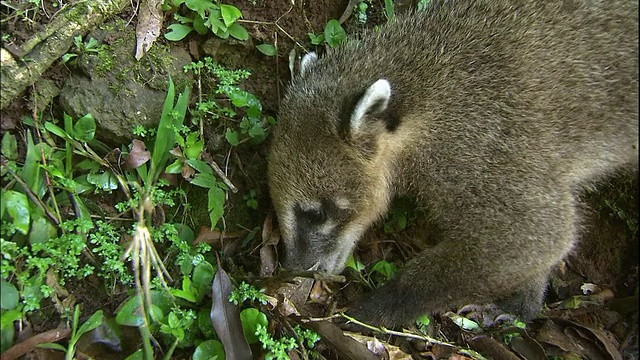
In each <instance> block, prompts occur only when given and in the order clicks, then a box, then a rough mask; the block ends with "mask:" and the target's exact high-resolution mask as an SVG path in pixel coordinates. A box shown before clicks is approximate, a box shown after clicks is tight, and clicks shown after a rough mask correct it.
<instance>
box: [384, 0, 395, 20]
mask: <svg viewBox="0 0 640 360" xmlns="http://www.w3.org/2000/svg"><path fill="white" fill-rule="evenodd" d="M384 15H385V16H386V17H387V20H388V21H393V19H394V18H395V17H396V15H395V10H394V9H393V0H384Z"/></svg>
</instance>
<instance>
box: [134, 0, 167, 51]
mask: <svg viewBox="0 0 640 360" xmlns="http://www.w3.org/2000/svg"><path fill="white" fill-rule="evenodd" d="M161 6H162V0H142V1H141V2H140V9H139V11H138V26H137V27H136V54H135V57H136V60H140V59H141V58H142V56H143V55H144V54H145V53H146V52H147V51H149V49H150V48H151V45H153V43H154V41H156V39H157V38H158V36H159V35H160V30H161V29H162V8H161Z"/></svg>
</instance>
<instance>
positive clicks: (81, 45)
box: [62, 35, 105, 63]
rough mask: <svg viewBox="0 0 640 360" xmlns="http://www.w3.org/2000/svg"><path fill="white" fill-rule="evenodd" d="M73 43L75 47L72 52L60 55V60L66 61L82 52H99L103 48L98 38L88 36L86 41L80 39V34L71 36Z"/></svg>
mask: <svg viewBox="0 0 640 360" xmlns="http://www.w3.org/2000/svg"><path fill="white" fill-rule="evenodd" d="M73 44H74V46H75V48H74V49H73V51H72V52H68V53H65V54H64V55H62V62H63V63H67V62H69V61H70V60H72V59H75V58H77V57H78V56H81V55H83V54H90V53H93V54H99V53H100V52H101V51H104V50H105V46H104V45H100V44H99V43H98V40H96V39H94V38H89V40H87V42H83V41H82V36H80V35H78V36H75V37H74V38H73Z"/></svg>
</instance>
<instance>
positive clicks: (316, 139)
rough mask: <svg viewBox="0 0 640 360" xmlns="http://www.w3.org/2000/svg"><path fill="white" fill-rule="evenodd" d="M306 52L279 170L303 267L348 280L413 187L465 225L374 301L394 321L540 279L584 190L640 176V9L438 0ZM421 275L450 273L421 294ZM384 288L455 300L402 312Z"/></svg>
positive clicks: (274, 167)
mask: <svg viewBox="0 0 640 360" xmlns="http://www.w3.org/2000/svg"><path fill="white" fill-rule="evenodd" d="M306 60H308V61H306V63H305V61H303V66H302V73H301V75H300V76H299V77H297V78H295V79H294V80H293V82H292V85H291V87H290V88H289V91H288V92H287V95H286V97H285V99H284V101H283V103H282V107H281V111H280V117H279V124H278V126H277V127H276V130H275V132H274V138H273V141H272V143H273V144H272V150H271V155H270V164H269V176H270V186H271V191H272V197H273V200H274V204H275V206H276V210H277V212H278V217H279V221H280V226H281V229H282V232H283V237H284V240H285V244H286V247H287V254H286V255H287V258H286V260H287V262H288V263H289V264H290V265H293V266H300V267H307V268H308V267H311V266H314V265H315V266H316V267H317V268H319V269H324V270H328V271H340V270H341V269H342V268H343V267H344V261H346V257H347V256H348V255H349V253H350V252H351V251H352V249H353V247H354V244H355V242H356V241H357V240H358V238H359V237H360V235H361V234H362V233H363V232H364V231H365V230H366V228H368V227H369V226H370V225H371V224H372V223H373V222H374V221H375V220H376V219H377V218H379V217H380V216H381V215H383V214H384V213H385V212H386V211H387V207H388V203H389V199H390V198H392V197H393V196H394V195H397V194H407V195H413V196H415V197H417V199H418V200H419V201H421V202H422V203H423V205H424V206H429V207H430V208H431V210H432V212H433V213H434V214H435V217H436V219H437V220H439V221H441V224H442V226H443V228H444V229H445V230H446V231H447V233H448V237H449V238H445V239H444V240H445V241H444V245H442V246H439V247H437V248H436V250H433V251H430V252H429V253H425V254H423V255H421V256H420V258H419V259H417V260H415V261H414V262H413V264H412V265H409V267H408V268H407V270H406V271H405V274H407V275H401V276H400V278H399V279H398V281H396V282H395V283H394V284H392V285H389V286H387V287H386V288H383V289H390V288H393V290H382V291H379V294H378V295H374V296H376V299H378V300H372V301H371V302H369V303H367V304H366V306H364V305H363V308H364V307H370V308H372V309H373V310H371V311H372V312H373V313H375V314H376V315H377V316H379V317H380V318H381V319H382V320H383V321H387V320H388V321H387V322H391V323H393V322H398V321H402V320H406V319H405V318H407V317H410V315H407V314H408V313H410V314H413V315H415V314H414V312H416V311H418V310H437V308H440V307H442V306H445V305H447V301H448V300H445V299H455V301H453V302H454V303H460V302H464V301H470V300H492V299H495V298H501V297H505V296H507V295H509V294H512V293H516V292H518V291H519V290H518V289H519V288H520V287H523V286H525V285H526V284H529V283H535V284H536V285H535V286H534V288H535V287H540V286H541V285H539V283H543V282H544V279H546V274H547V272H548V269H549V267H550V266H551V265H552V264H553V263H554V262H556V261H558V260H560V259H561V257H562V256H564V255H565V254H566V252H567V251H569V250H570V248H571V246H572V244H573V238H574V237H575V236H574V235H575V234H574V233H575V228H576V222H577V216H576V214H575V200H574V198H573V194H574V192H575V190H576V187H577V186H578V185H579V184H580V183H582V182H584V181H590V180H593V179H595V178H597V177H599V176H601V175H606V174H607V173H610V172H612V171H614V170H616V169H617V168H619V167H621V166H622V165H625V164H635V165H634V166H637V161H638V150H637V149H638V2H637V1H628V0H622V1H617V0H615V1H548V0H546V1H468V2H467V1H461V0H460V1H449V2H443V1H436V2H435V3H434V4H433V5H432V6H431V8H430V9H429V10H427V11H426V12H423V13H422V12H418V13H416V14H413V15H410V16H407V17H404V18H399V19H398V20H397V21H395V22H392V23H390V24H388V25H386V26H384V27H383V28H382V29H381V31H380V33H376V32H371V33H368V34H367V35H366V36H364V37H363V39H362V40H351V41H349V42H347V43H346V44H344V45H342V46H340V47H338V48H337V49H335V50H332V51H329V53H328V54H327V55H326V56H325V57H324V58H322V59H317V60H315V59H314V58H313V57H308V58H307V59H306ZM512 248H515V249H512ZM456 251H457V252H459V253H460V255H459V256H457V257H455V258H451V257H453V256H455V255H454V254H455V252H456ZM470 251H473V252H474V253H475V254H476V255H477V258H474V256H472V255H470V254H469V252H470ZM497 251H502V253H501V254H500V255H499V256H498V257H500V258H501V259H502V262H503V264H502V265H495V262H496V261H495V260H496V256H497V255H496V254H495V253H496V252H497ZM437 256H446V257H449V259H448V261H450V262H453V263H455V264H457V266H459V267H462V265H461V264H460V263H458V260H456V259H458V258H459V259H461V260H459V261H463V262H465V266H464V267H465V268H467V269H470V270H474V271H475V270H477V271H478V274H480V275H484V278H482V279H481V280H480V281H479V282H480V283H482V284H483V286H484V287H485V288H486V287H487V286H489V287H494V289H491V290H488V289H484V288H482V287H478V286H475V285H470V284H466V283H465V284H463V283H462V282H463V281H464V280H460V279H456V273H455V271H454V270H455V269H452V268H450V267H451V265H447V264H444V263H443V264H440V263H439V262H438V259H437ZM482 256H488V257H493V260H492V261H491V262H487V261H486V260H485V259H482ZM425 259H428V260H425ZM462 259H464V260H462ZM514 266H518V267H520V270H518V271H515V270H513V269H512V268H513V267H514ZM427 267H429V268H430V270H425V269H424V268H427ZM458 275H460V274H458ZM416 276H417V277H419V278H424V277H429V276H436V277H439V279H440V280H439V282H438V283H434V282H433V281H434V280H425V281H424V283H423V284H422V287H423V288H424V289H425V290H423V291H424V292H425V293H420V294H418V293H415V292H412V291H414V290H406V289H404V287H403V283H404V282H405V281H409V278H411V277H416ZM405 277H406V278H407V280H404V279H403V278H405ZM458 277H463V276H458ZM509 277H510V280H508V279H509ZM467 281H469V280H467ZM487 283H489V284H487ZM407 286H409V285H408V284H407ZM413 287H415V286H413ZM443 287H445V288H446V290H443ZM465 289H469V290H465ZM385 291H386V292H390V293H391V292H395V293H396V295H394V296H396V297H397V293H402V292H403V291H408V293H406V294H404V296H406V297H408V298H409V299H413V298H415V299H416V302H418V301H420V300H418V299H419V298H421V297H422V296H423V295H424V296H433V294H430V292H431V293H432V292H438V293H440V294H442V295H441V296H437V297H435V298H434V299H433V300H432V301H431V302H428V303H427V304H426V305H422V304H421V305H415V306H414V307H418V308H419V309H416V310H412V311H413V312H412V311H411V310H400V313H396V312H395V311H396V310H384V309H383V308H388V307H390V306H393V304H394V303H393V301H391V300H379V299H381V298H384V297H385V296H384V293H385ZM415 291H417V290H415ZM535 291H537V292H540V291H542V290H535ZM535 291H534V292H535ZM449 292H451V293H450V294H449ZM427 294H429V295H427ZM447 294H449V295H447ZM410 302H411V301H410ZM423 303H424V301H423ZM392 312H393V313H392ZM405 312H408V313H405Z"/></svg>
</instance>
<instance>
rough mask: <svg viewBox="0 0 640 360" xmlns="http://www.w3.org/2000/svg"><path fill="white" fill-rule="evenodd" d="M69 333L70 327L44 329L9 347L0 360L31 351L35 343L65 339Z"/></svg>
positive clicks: (8, 359)
mask: <svg viewBox="0 0 640 360" xmlns="http://www.w3.org/2000/svg"><path fill="white" fill-rule="evenodd" d="M70 335H71V329H53V330H49V331H45V332H43V333H40V334H38V335H34V336H32V337H30V338H28V339H27V340H25V341H23V342H21V343H18V344H15V345H13V346H12V347H10V348H9V350H7V351H5V352H4V353H2V356H1V357H0V359H1V360H14V359H17V358H19V357H20V356H22V355H24V354H27V353H29V352H30V351H32V350H33V349H34V348H35V347H36V345H39V344H43V343H52V342H56V341H60V340H62V339H66V338H68V337H69V336H70Z"/></svg>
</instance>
